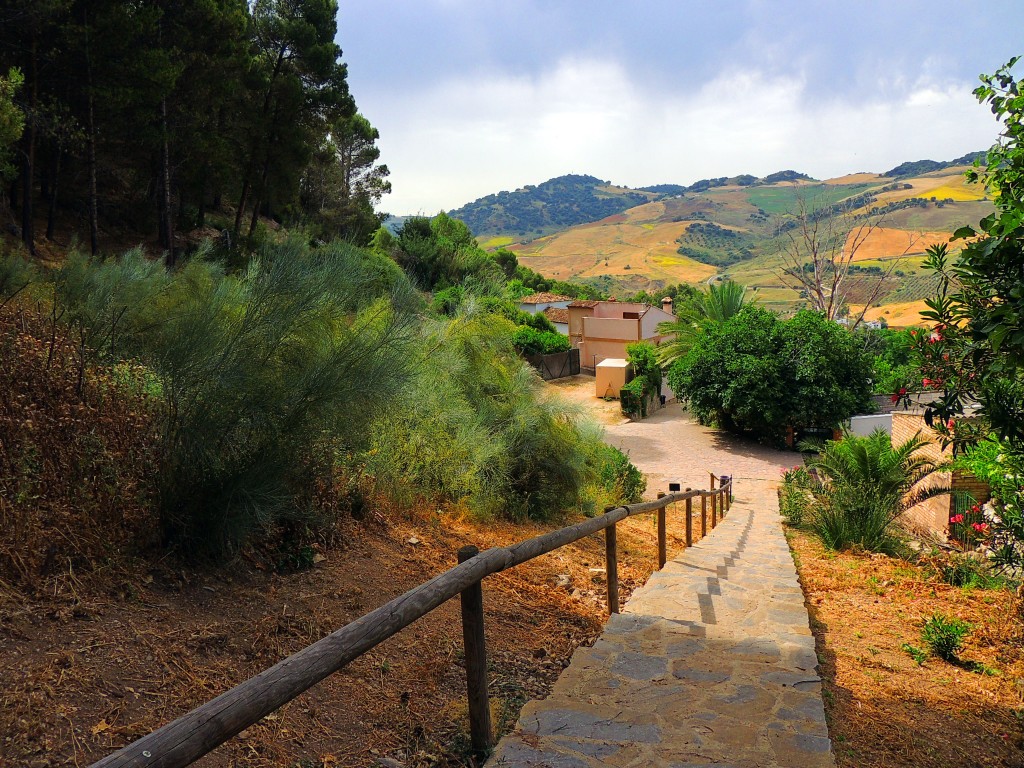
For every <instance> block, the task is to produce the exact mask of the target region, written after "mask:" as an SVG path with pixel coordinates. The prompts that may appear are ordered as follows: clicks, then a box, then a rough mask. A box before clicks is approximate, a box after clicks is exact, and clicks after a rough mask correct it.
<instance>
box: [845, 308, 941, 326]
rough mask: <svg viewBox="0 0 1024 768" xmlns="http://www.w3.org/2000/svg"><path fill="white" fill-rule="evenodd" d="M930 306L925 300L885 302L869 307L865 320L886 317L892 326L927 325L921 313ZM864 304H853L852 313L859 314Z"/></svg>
mask: <svg viewBox="0 0 1024 768" xmlns="http://www.w3.org/2000/svg"><path fill="white" fill-rule="evenodd" d="M927 308H928V306H927V305H926V304H925V303H924V301H905V302H902V303H896V304H883V305H882V306H880V307H869V308H868V311H867V312H865V313H864V319H865V320H879V319H881V318H885V321H886V323H888V324H889V326H890V327H891V328H912V327H921V326H925V325H927V322H926V321H925V320H924V318H922V317H921V313H922V312H924V311H925V310H926V309H927ZM861 309H863V305H857V304H851V305H850V314H853V315H858V314H860V310H861Z"/></svg>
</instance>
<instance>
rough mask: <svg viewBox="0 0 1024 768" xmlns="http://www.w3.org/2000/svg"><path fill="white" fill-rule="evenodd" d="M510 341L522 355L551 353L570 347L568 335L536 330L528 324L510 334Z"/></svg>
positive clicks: (566, 350) (564, 350) (565, 350)
mask: <svg viewBox="0 0 1024 768" xmlns="http://www.w3.org/2000/svg"><path fill="white" fill-rule="evenodd" d="M512 343H513V344H514V345H515V348H516V349H517V350H519V351H520V352H521V353H522V354H524V355H553V354H556V353H558V352H568V351H569V350H570V349H572V344H570V343H569V337H568V336H563V335H562V334H560V333H555V332H553V331H538V330H537V329H536V328H533V327H530V326H525V325H523V326H519V327H518V328H516V330H515V333H513V334H512Z"/></svg>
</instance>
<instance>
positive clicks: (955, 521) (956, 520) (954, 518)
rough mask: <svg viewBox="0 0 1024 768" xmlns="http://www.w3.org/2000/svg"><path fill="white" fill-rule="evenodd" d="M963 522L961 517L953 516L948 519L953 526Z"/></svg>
mask: <svg viewBox="0 0 1024 768" xmlns="http://www.w3.org/2000/svg"><path fill="white" fill-rule="evenodd" d="M963 521H964V516H963V515H953V516H952V517H951V518H949V522H950V523H951V524H953V525H960V523H962V522H963Z"/></svg>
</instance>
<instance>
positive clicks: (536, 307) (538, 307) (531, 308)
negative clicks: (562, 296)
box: [519, 299, 572, 315]
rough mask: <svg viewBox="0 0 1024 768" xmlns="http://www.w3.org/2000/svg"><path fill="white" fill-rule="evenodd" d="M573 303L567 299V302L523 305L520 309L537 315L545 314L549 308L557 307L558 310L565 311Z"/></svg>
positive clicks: (543, 302)
mask: <svg viewBox="0 0 1024 768" xmlns="http://www.w3.org/2000/svg"><path fill="white" fill-rule="evenodd" d="M571 303H572V299H566V300H565V301H542V302H540V303H539V304H529V303H525V302H524V303H522V304H520V305H519V308H520V309H521V310H523V312H529V313H530V314H531V315H537V314H540V313H541V312H543V311H544V310H545V309H547V308H548V307H556V308H558V309H565V308H566V307H568V306H569V304H571Z"/></svg>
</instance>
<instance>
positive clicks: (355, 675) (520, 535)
mask: <svg viewBox="0 0 1024 768" xmlns="http://www.w3.org/2000/svg"><path fill="white" fill-rule="evenodd" d="M378 511H379V513H380V517H379V518H378V519H377V520H376V521H375V522H372V523H361V524H356V523H355V522H349V523H348V524H346V530H345V531H344V534H345V535H344V537H343V538H344V539H346V540H347V542H348V543H347V545H345V546H342V547H338V548H335V549H332V550H330V551H327V552H325V553H324V555H323V557H325V559H323V560H321V561H320V562H319V563H318V564H317V565H315V566H314V567H313V568H312V569H311V570H308V571H305V572H301V573H295V574H290V575H281V574H277V573H273V572H268V571H266V570H262V569H261V568H260V567H257V566H258V565H259V564H258V563H255V562H247V561H245V560H242V561H239V562H235V563H230V564H225V566H224V567H223V568H212V569H208V570H205V571H197V570H185V569H181V568H180V567H178V566H173V567H172V566H169V565H167V564H166V563H159V562H153V563H146V564H137V565H138V567H137V568H136V570H135V572H134V576H133V577H131V578H128V579H127V580H125V578H124V575H123V574H124V570H123V569H122V570H121V576H120V578H119V580H118V581H117V582H111V583H108V584H107V585H106V586H105V587H103V588H101V586H100V585H101V584H102V580H100V579H97V578H95V577H94V578H92V579H91V580H90V582H89V585H88V588H85V589H83V590H82V591H81V592H76V591H75V590H74V588H73V584H74V582H73V580H72V581H71V582H70V583H71V584H72V588H71V589H68V590H63V589H62V591H61V594H60V595H59V596H58V597H56V598H54V599H46V598H45V597H43V596H39V597H36V598H34V599H31V600H28V599H26V597H25V596H24V595H23V594H19V593H17V592H15V591H13V590H10V589H6V588H3V587H2V586H0V766H5V767H6V766H12V767H13V766H40V767H42V766H57V765H76V766H81V765H88V764H89V763H91V762H92V761H94V760H96V759H98V758H100V757H102V756H104V755H105V754H108V753H109V752H111V751H113V750H114V749H116V748H118V747H120V746H123V745H124V744H126V743H128V742H130V741H131V740H133V739H136V738H138V737H140V736H142V735H144V734H146V733H148V732H149V731H151V730H153V729H155V728H157V727H159V726H160V725H162V724H164V723H166V722H168V721H170V720H171V719H173V718H175V717H177V716H180V715H182V714H184V713H185V712H187V711H188V710H189V709H191V708H193V707H195V706H197V705H199V704H201V703H203V702H205V701H207V700H209V699H211V698H213V697H214V696H216V695H217V694H219V693H221V692H223V691H224V690H226V689H227V688H229V687H231V686H232V685H235V684H237V683H239V682H241V681H243V680H244V679H246V678H247V677H249V676H251V675H253V674H256V673H257V672H259V671H261V670H262V669H265V668H266V667H269V666H271V665H272V664H274V663H276V662H277V661H278V660H280V659H281V658H283V657H284V656H286V655H288V654H290V653H293V652H295V651H297V650H299V649H301V648H302V647H304V646H306V645H307V644H309V643H310V642H313V641H315V640H317V639H319V638H320V637H322V636H324V635H325V634H327V633H329V632H331V631H333V630H335V629H337V628H339V627H341V626H343V625H344V624H346V623H348V622H349V621H352V620H353V619H355V618H357V617H358V616H360V615H362V614H364V613H367V612H368V611H370V610H372V609H373V608H375V607H377V606H379V605H381V604H383V603H385V602H387V601H388V600H390V599H392V598H394V597H397V596H398V595H399V594H401V593H402V592H404V591H406V590H407V589H410V588H412V587H413V586H416V585H417V584H419V583H421V582H423V581H425V580H426V579H428V578H429V577H431V576H433V575H435V574H437V573H439V572H441V571H443V570H445V569H447V568H449V567H451V566H453V565H455V562H456V557H455V553H456V551H457V549H458V548H459V547H460V546H463V545H464V544H466V543H473V544H476V545H477V546H480V547H481V548H484V547H487V546H493V545H497V544H508V543H513V542H515V541H519V540H522V539H525V538H528V537H530V536H533V535H537V534H539V533H541V532H543V531H544V530H547V528H545V527H542V526H536V525H511V524H505V523H490V524H482V523H478V522H475V521H473V520H470V519H468V518H465V517H460V516H459V515H457V514H452V513H449V514H437V513H436V512H435V511H432V510H431V511H429V512H423V513H422V514H417V515H410V514H408V513H397V512H390V511H388V510H386V509H379V510H378ZM681 534H682V531H681V530H679V529H678V527H677V526H675V525H671V524H670V548H671V547H678V546H679V545H680V544H681V538H680V536H681ZM412 542H415V543H412ZM619 542H620V566H619V567H620V579H621V584H620V590H621V591H622V592H623V599H625V597H627V596H628V594H629V593H630V592H631V591H632V590H633V589H634V588H635V587H636V586H638V585H640V584H642V583H643V582H644V581H645V580H646V578H647V577H648V576H649V574H650V572H651V571H652V568H653V565H654V559H655V554H654V553H655V551H656V550H655V532H654V524H653V520H652V519H648V518H644V519H637V518H631V519H630V520H628V521H625V522H624V523H622V524H620V525H619ZM603 569H604V543H603V538H602V537H601V536H594V537H591V538H589V539H586V540H584V541H581V542H579V543H578V544H577V545H574V546H571V547H568V548H564V549H562V550H559V551H558V552H555V553H552V554H550V555H547V556H545V557H543V558H540V559H538V560H536V561H533V562H532V563H529V564H527V565H524V566H521V567H520V568H517V569H515V570H514V571H511V572H508V573H505V574H499V575H497V576H495V577H492V578H490V579H488V580H487V581H486V582H485V584H484V601H485V607H486V614H487V618H486V621H487V637H488V644H489V648H488V650H489V660H490V663H491V669H492V672H491V692H492V696H493V705H492V706H493V709H494V711H495V714H496V716H497V718H496V719H497V721H498V724H499V727H500V728H501V729H502V730H505V729H508V728H509V727H511V725H512V724H513V723H514V720H515V718H516V717H517V715H518V710H519V708H520V707H521V705H522V704H523V703H524V702H525V701H526V700H527V699H529V698H536V697H543V696H545V695H546V694H547V692H548V690H549V688H550V686H551V684H552V683H553V682H554V680H555V679H557V676H558V674H559V673H560V672H561V670H562V669H563V668H564V667H565V666H566V665H567V663H568V658H569V656H570V655H571V653H572V651H573V650H574V649H575V648H576V647H577V646H578V645H579V644H581V643H589V642H592V641H593V639H594V638H595V637H596V636H597V634H598V633H599V631H600V627H601V625H602V623H603V619H604V615H605V612H606V603H605V598H604V590H605V586H604V570H603ZM564 582H567V583H564ZM560 583H563V585H559V584H560ZM461 648H462V637H461V625H460V622H459V619H458V605H457V602H456V601H452V602H449V603H448V604H446V605H445V606H443V607H442V608H440V609H439V610H437V611H435V612H434V613H432V614H430V615H428V616H427V617H425V618H424V619H422V620H420V621H419V622H417V623H416V624H414V625H412V626H411V627H409V628H408V629H406V630H405V631H403V632H401V633H400V634H399V635H397V636H395V637H394V638H392V639H391V640H390V641H388V642H386V643H384V644H383V645H381V646H379V647H378V648H376V649H375V650H374V651H372V652H370V653H369V654H367V655H366V656H364V657H362V658H360V659H358V660H357V661H356V662H354V663H353V664H352V665H350V666H349V667H348V668H346V669H344V670H343V671H342V672H340V673H339V674H336V675H334V676H333V677H332V678H330V679H328V680H326V681H325V682H324V683H322V684H321V685H319V686H317V687H316V688H314V689H312V690H311V691H309V692H308V693H307V694H305V695H303V696H302V697H300V698H299V699H297V700H295V701H294V702H292V703H291V704H289V705H287V706H285V707H284V708H282V709H281V710H279V711H278V712H277V713H276V714H274V715H272V716H270V717H268V718H266V719H265V720H264V721H262V722H261V723H259V724H257V725H256V726H253V727H252V728H250V729H248V730H247V731H245V732H243V734H242V735H241V736H239V737H238V738H236V739H233V740H231V741H229V742H228V743H227V744H225V745H224V746H223V747H221V748H219V749H218V750H216V751H215V752H213V753H211V755H209V756H207V757H206V758H204V759H203V760H201V761H200V762H199V763H198V764H199V765H204V766H241V765H245V766H254V767H256V766H279V765H287V766H302V768H311V767H312V766H370V765H375V764H376V761H377V759H378V758H380V757H391V758H393V759H397V760H399V761H401V763H402V764H403V765H406V766H449V765H471V764H473V762H472V758H471V756H470V755H469V749H468V736H467V727H468V726H467V717H466V705H465V671H464V668H463V666H462V650H461Z"/></svg>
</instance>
